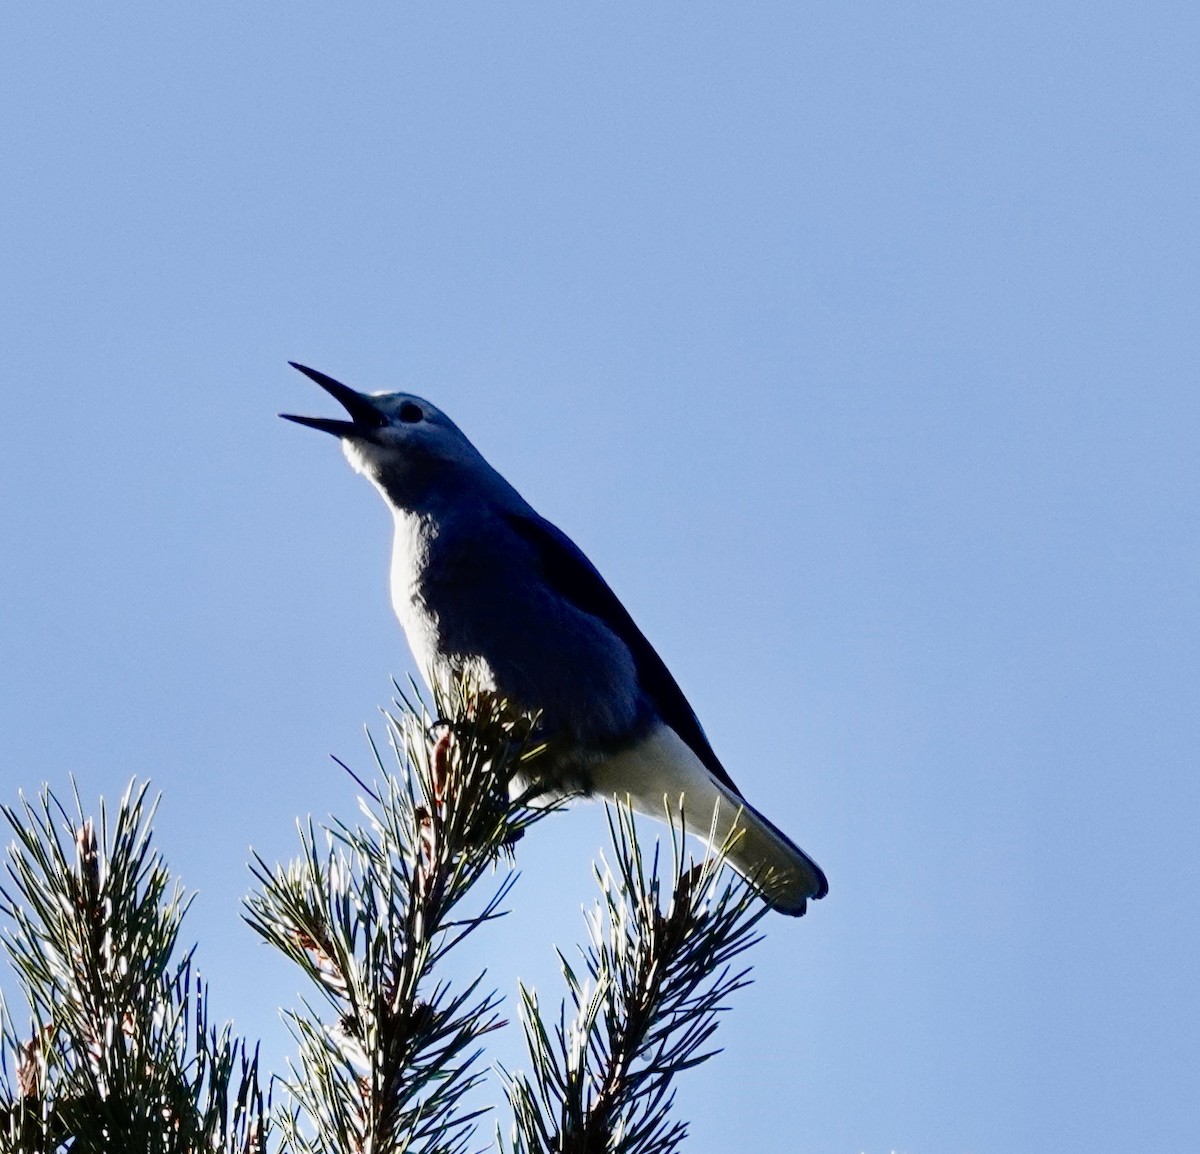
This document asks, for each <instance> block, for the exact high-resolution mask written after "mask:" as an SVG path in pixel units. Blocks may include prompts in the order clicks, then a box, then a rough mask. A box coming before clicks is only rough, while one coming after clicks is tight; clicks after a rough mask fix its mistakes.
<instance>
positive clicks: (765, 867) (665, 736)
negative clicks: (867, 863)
mask: <svg viewBox="0 0 1200 1154" xmlns="http://www.w3.org/2000/svg"><path fill="white" fill-rule="evenodd" d="M595 787H596V789H597V791H598V792H602V793H606V794H608V795H609V796H612V797H615V798H616V800H618V801H624V800H626V799H628V801H629V802H630V804H631V805H632V806H633V808H634V809H636V810H637V811H638V812H639V813H644V814H646V815H647V816H649V817H657V818H659V819H661V818H662V817H663V813H664V804H665V806H666V811H667V812H668V813H670V814H677V813H678V812H679V803H680V801H681V800H682V802H683V820H684V828H685V829H686V830H687V832H688V833H690V834H694V835H695V836H696V837H699V838H703V839H704V840H705V841H708V842H709V843H710V844H711V845H712V846H713V848H714V849H720V848H722V847H725V846H727V847H728V849H727V853H726V859H727V860H728V862H729V864H730V865H731V866H732V867H733V868H734V869H735V870H737V872H738V873H739V874H741V875H742V877H744V878H745V879H746V881H748V882H749V883H750V884H751V885H752V886H753V887H754V888H755V889H756V890H757V891H758V892H759V893H760V894H761V895H762V897H763V900H764V901H766V902H767V904H768V905H770V906H771V907H772V908H773V909H776V910H778V911H779V912H780V913H782V914H788V915H790V916H791V917H794V918H798V917H800V915H801V914H803V913H804V911H805V910H806V909H807V908H808V900H809V898H813V899H817V898H823V897H824V896H825V895H826V894H827V893H828V892H829V882H828V881H827V880H826V879H825V874H824V873H823V872H822V871H821V867H820V866H819V865H817V863H816V862H815V861H813V859H812V858H810V857H809V856H808V854H806V853H805V852H804V851H803V850H802V849H801V848H800V847H799V846H798V845H796V843H795V842H793V841H792V840H791V839H790V838H789V837H788V836H787V835H786V834H784V833H782V832H781V831H780V830H778V829H777V828H776V827H775V826H774V825H772V824H771V823H770V822H769V821H768V820H767V819H766V818H765V817H763V815H762V814H761V813H759V812H758V810H756V809H755V808H754V807H753V806H752V805H750V804H749V803H748V802H747V801H746V799H745V798H743V797H742V796H741V795H740V794H738V793H737V792H736V791H735V790H732V789H730V788H729V787H728V786H726V785H725V784H724V783H723V782H720V781H718V780H717V779H716V778H715V777H714V776H713V775H712V773H710V772H709V770H708V769H706V768H705V767H704V765H703V764H702V763H701V762H700V760H699V758H697V757H696V755H695V754H694V753H693V752H692V751H691V750H690V749H689V748H688V747H687V746H686V745H685V744H684V743H683V741H682V740H681V739H680V738H679V737H678V735H677V734H675V732H674V731H673V730H671V729H669V728H667V727H666V726H660V727H659V728H658V729H657V730H655V731H653V732H652V733H651V734H650V735H649V736H648V737H647V738H646V739H645V740H644V741H643V742H641V743H640V744H639V745H637V746H635V747H634V748H632V749H629V750H627V751H625V752H624V753H622V754H618V755H616V756H614V757H612V758H610V759H609V760H608V761H607V762H606V763H605V764H604V765H603V766H602V767H598V769H597V772H596V773H595Z"/></svg>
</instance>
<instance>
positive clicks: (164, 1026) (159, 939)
mask: <svg viewBox="0 0 1200 1154" xmlns="http://www.w3.org/2000/svg"><path fill="white" fill-rule="evenodd" d="M147 788H148V787H147V786H146V785H141V786H140V787H139V786H137V785H136V784H131V785H130V787H129V790H128V791H127V792H126V794H125V796H124V798H122V800H121V803H120V805H119V806H118V809H117V813H116V814H115V816H114V817H113V820H112V821H111V823H110V820H109V813H108V810H107V808H106V806H105V805H104V803H103V802H102V803H101V805H100V819H99V830H97V828H96V824H95V823H94V822H93V821H92V820H91V819H90V818H84V816H83V808H82V805H81V804H80V801H79V797H78V794H77V793H76V795H75V808H74V812H73V813H70V812H68V811H67V809H66V808H65V807H64V806H63V805H62V804H61V803H60V802H59V800H58V799H57V797H55V795H54V794H53V792H52V791H50V790H49V789H46V790H44V791H43V793H42V794H41V795H40V796H39V798H38V804H37V805H36V806H34V805H32V804H30V803H29V802H26V801H24V800H23V801H22V803H21V808H20V809H14V808H10V807H7V806H5V807H3V808H2V812H3V814H4V817H5V818H6V819H7V821H8V824H9V825H10V827H11V828H12V830H13V832H14V834H15V835H16V841H15V843H14V844H13V845H12V846H11V847H10V851H9V861H8V866H7V874H8V880H7V882H6V883H5V884H4V885H2V886H0V914H3V915H4V917H5V919H6V921H7V922H8V923H9V926H8V927H7V928H6V929H5V930H4V931H3V933H2V934H0V943H2V944H3V948H4V949H5V951H6V952H7V954H8V956H9V958H10V960H11V962H12V964H13V967H14V969H15V970H16V973H17V976H18V979H19V981H20V983H21V986H22V992H23V995H24V1000H25V1002H26V1006H27V1009H28V1013H29V1021H30V1024H29V1028H28V1031H27V1032H24V1033H21V1032H19V1031H18V1030H17V1029H16V1027H15V1025H14V1023H13V1020H12V1017H11V1015H10V1013H9V1012H8V1010H7V1009H4V1011H3V1014H2V1016H0V1018H2V1020H0V1033H2V1037H3V1057H4V1063H3V1070H2V1071H0V1151H4V1152H7V1151H13V1152H16V1151H20V1152H22V1154H25V1152H29V1154H33V1152H35V1151H42V1150H46V1151H51V1150H58V1149H60V1148H62V1147H69V1148H70V1149H71V1150H72V1151H73V1152H78V1154H87V1152H90V1151H106V1150H112V1149H116V1148H120V1149H121V1150H124V1151H147V1152H151V1151H153V1152H159V1151H163V1152H167V1151H170V1152H176V1151H178V1152H180V1154H183V1152H188V1154H191V1152H193V1151H200V1150H204V1151H212V1150H226V1151H231V1152H232V1151H241V1152H244V1154H249V1152H250V1151H258V1150H261V1149H262V1146H263V1142H264V1140H265V1134H266V1118H265V1104H264V1101H263V1095H262V1093H261V1090H260V1089H259V1085H258V1070H257V1066H258V1060H257V1055H256V1054H250V1053H248V1052H247V1051H246V1048H245V1046H244V1044H243V1043H241V1042H240V1041H235V1040H234V1039H233V1037H232V1035H231V1032H230V1029H229V1027H228V1026H226V1027H224V1028H223V1029H222V1030H220V1031H218V1030H216V1029H215V1028H214V1027H212V1026H210V1024H209V1019H208V1004H207V991H206V989H205V987H204V985H203V983H202V982H201V981H200V980H199V978H198V977H196V976H195V975H194V972H193V966H192V954H191V951H189V952H188V953H187V954H186V955H185V957H184V958H183V960H182V961H181V962H178V963H176V962H174V961H173V956H174V953H175V950H176V946H177V943H178V937H179V930H180V924H181V922H182V919H183V916H184V913H185V912H186V909H187V906H188V899H185V897H184V895H183V891H182V889H181V887H180V886H179V884H178V883H177V882H176V883H172V879H171V877H170V874H169V872H168V870H167V869H166V867H165V866H164V864H163V862H162V859H161V858H160V856H159V855H158V853H157V852H156V851H155V850H153V849H152V846H151V823H152V820H153V816H154V810H155V808H156V805H157V803H156V802H154V803H150V804H147V800H146V793H147ZM10 1064H11V1065H12V1066H14V1067H15V1082H14V1079H13V1078H12V1077H11V1076H10V1073H9V1066H10Z"/></svg>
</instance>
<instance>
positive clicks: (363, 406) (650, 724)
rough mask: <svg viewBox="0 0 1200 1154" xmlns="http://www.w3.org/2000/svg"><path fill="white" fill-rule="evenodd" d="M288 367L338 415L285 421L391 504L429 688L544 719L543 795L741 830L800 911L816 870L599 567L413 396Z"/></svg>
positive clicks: (770, 878) (761, 886)
mask: <svg viewBox="0 0 1200 1154" xmlns="http://www.w3.org/2000/svg"><path fill="white" fill-rule="evenodd" d="M292 365H293V368H296V369H298V370H299V371H300V372H302V373H304V375H305V376H307V377H309V378H311V379H312V380H313V381H315V382H316V383H317V384H318V385H320V386H321V388H323V389H325V390H326V392H328V393H330V394H332V395H333V396H334V397H335V398H336V399H337V400H338V401H339V402H341V404H342V406H343V407H344V408H345V410H346V412H347V414H348V415H349V417H350V419H349V420H331V419H329V418H326V417H299V416H295V415H294V414H291V413H281V414H280V416H282V417H284V418H286V419H287V420H289V421H295V422H297V423H298V424H301V425H307V426H308V427H309V428H313V429H320V430H322V431H323V432H326V433H332V434H333V435H334V436H335V437H339V438H340V439H341V442H342V448H343V450H344V452H345V454H346V457H347V458H348V459H349V461H350V464H351V465H353V466H354V468H355V469H356V470H358V471H359V472H360V473H363V474H364V475H365V476H366V477H367V479H368V480H370V481H371V483H372V484H373V485H374V486H375V488H376V489H378V490H379V492H380V494H381V495H382V497H383V499H384V501H386V502H387V505H388V508H389V509H391V511H392V516H393V517H394V519H395V529H396V532H395V540H394V544H393V549H392V573H391V586H392V605H393V606H394V608H395V610H396V616H397V617H399V618H400V624H401V625H403V627H404V632H405V634H406V635H407V637H408V643H409V645H410V646H411V648H412V651H413V656H414V657H415V658H416V662H417V665H418V666H419V668H420V670H421V673H422V675H423V676H424V678H425V680H426V681H427V682H428V683H429V684H430V685H431V686H432V685H435V684H439V683H440V684H445V683H446V682H447V681H448V680H449V679H450V678H451V677H453V676H454V675H455V674H459V673H461V672H463V671H465V670H470V671H472V672H473V673H474V674H475V675H476V676H477V677H478V678H479V679H480V683H481V684H483V685H487V686H490V687H492V688H493V689H494V690H495V692H497V693H498V694H500V695H501V696H503V697H505V698H507V699H509V700H510V701H513V702H515V703H517V704H519V705H520V706H522V707H524V708H526V709H529V710H536V711H538V712H539V713H540V716H541V724H542V726H543V728H544V730H545V732H546V734H547V736H548V737H550V738H551V739H552V740H553V743H554V748H555V750H556V753H555V755H554V757H553V760H552V768H551V771H550V773H551V777H550V778H549V779H548V780H545V781H541V780H539V782H538V783H537V784H538V786H539V788H541V787H543V786H544V789H545V792H546V793H547V794H550V795H553V794H555V793H559V794H561V793H565V792H571V793H576V792H578V793H583V794H585V795H601V796H609V797H615V798H617V799H619V800H622V801H623V800H625V799H628V800H629V802H630V804H632V805H633V807H634V808H635V809H637V810H639V811H641V812H643V813H647V814H650V815H653V816H655V817H660V818H661V817H664V816H665V815H666V813H667V809H666V808H664V807H669V808H670V809H671V810H672V811H675V807H677V806H678V805H679V802H680V798H681V797H682V798H683V799H684V801H685V805H684V810H683V812H684V820H685V822H686V824H687V828H688V830H689V832H691V833H694V834H697V835H699V836H701V837H707V836H709V834H710V832H712V831H713V830H714V828H715V842H716V844H718V845H720V844H722V843H723V842H724V841H725V840H726V839H727V838H728V837H729V836H730V835H731V834H733V833H734V832H735V830H738V831H740V834H739V836H738V838H737V841H736V844H735V845H734V848H733V849H732V852H731V853H730V856H729V861H730V864H731V865H732V866H733V867H734V868H735V869H736V870H737V871H738V872H739V873H741V874H742V875H743V876H745V877H746V878H748V879H749V880H750V881H751V882H752V884H754V885H755V886H756V888H757V889H758V890H759V891H760V893H762V895H763V897H764V898H765V899H766V900H767V901H768V902H769V903H770V904H771V905H772V906H773V907H774V908H776V909H778V910H780V911H782V912H783V913H785V914H791V915H793V916H797V917H798V916H799V915H800V914H803V913H804V910H805V906H806V903H807V901H808V899H809V898H821V897H824V896H825V894H826V893H827V892H828V889H829V885H828V883H827V882H826V880H825V875H824V874H823V873H822V872H821V869H820V867H819V866H818V865H817V864H816V863H815V862H814V861H813V860H812V859H811V858H810V857H809V856H808V855H807V854H806V853H804V851H803V850H801V849H800V848H799V847H798V846H796V845H795V844H794V843H793V842H792V841H790V840H789V839H788V838H787V837H786V836H785V835H784V834H783V833H781V832H780V831H779V830H778V829H776V828H775V826H774V825H772V824H771V823H770V822H769V821H768V820H767V819H766V818H765V817H763V815H762V814H760V813H759V812H758V811H757V810H756V809H754V807H753V806H751V805H750V804H749V802H747V801H746V799H745V798H744V797H743V796H742V794H741V791H740V790H739V789H738V788H737V786H736V785H734V783H733V779H732V778H731V777H730V776H729V774H728V773H726V771H725V768H724V766H722V764H721V762H720V761H719V760H718V758H717V755H716V754H715V753H714V752H713V748H712V746H711V745H710V744H709V743H708V739H707V738H706V737H705V736H704V730H703V729H701V727H700V722H699V721H698V720H697V719H696V714H695V713H694V712H693V710H692V707H691V706H690V705H689V704H688V702H687V698H685V697H684V695H683V691H682V690H681V689H680V688H679V686H678V684H676V682H675V679H674V677H672V676H671V674H670V672H669V671H668V670H667V667H666V666H665V665H664V664H663V662H662V659H661V658H660V657H659V656H658V654H657V653H656V652H655V651H654V649H653V648H652V647H651V645H650V642H648V641H647V640H646V638H645V637H644V636H643V635H642V632H641V630H640V629H638V627H637V626H636V625H635V624H634V622H633V619H632V618H631V617H630V616H629V613H628V612H627V611H626V609H625V607H624V606H623V605H622V604H621V602H620V601H618V600H617V597H616V594H615V593H613V591H612V590H611V589H610V588H609V587H608V585H607V584H606V583H605V581H604V578H603V577H601V576H600V574H599V573H598V572H597V570H596V568H595V566H594V565H592V563H591V562H590V561H589V560H588V559H587V557H585V556H584V555H583V553H582V552H581V551H580V549H578V548H577V547H576V545H575V544H574V543H573V542H572V541H571V540H570V538H568V537H567V535H566V534H565V533H563V532H562V531H561V530H559V529H557V528H555V526H553V525H552V524H550V522H549V521H547V520H545V518H543V517H540V516H539V515H538V514H537V513H536V512H534V510H533V509H532V508H531V507H530V505H529V504H528V503H527V502H526V501H525V500H524V499H523V498H522V497H521V495H520V494H519V493H518V492H517V491H516V489H514V488H513V487H512V486H511V485H510V484H509V483H508V482H507V481H506V480H505V479H504V478H503V477H502V476H500V474H499V473H497V472H496V470H495V469H493V468H492V467H491V465H489V464H488V463H487V461H485V460H484V459H483V457H482V455H481V454H480V453H479V451H478V450H477V449H476V448H475V446H474V445H472V444H471V442H470V441H469V440H467V438H466V437H465V436H464V435H463V434H462V432H460V431H459V429H458V426H457V425H455V424H454V422H453V421H451V420H450V418H449V417H447V416H446V415H445V414H444V413H442V412H441V411H440V410H439V409H437V408H435V407H434V406H433V405H431V404H430V403H429V402H428V401H426V400H423V399H422V398H420V397H414V396H412V395H411V394H409V393H372V394H369V395H368V394H364V393H359V392H356V391H355V390H354V389H351V388H349V387H347V386H346V385H343V384H342V383H341V382H339V381H335V380H334V379H333V378H332V377H328V376H326V375H325V374H324V373H321V372H317V371H316V370H315V369H309V368H306V367H305V366H304V365H298V364H295V363H294V362H292ZM714 813H715V814H716V817H715V821H714Z"/></svg>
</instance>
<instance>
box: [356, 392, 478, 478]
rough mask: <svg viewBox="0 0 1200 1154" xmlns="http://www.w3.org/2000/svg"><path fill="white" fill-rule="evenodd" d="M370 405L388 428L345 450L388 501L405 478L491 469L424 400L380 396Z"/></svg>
mask: <svg viewBox="0 0 1200 1154" xmlns="http://www.w3.org/2000/svg"><path fill="white" fill-rule="evenodd" d="M370 400H371V404H372V405H373V406H374V407H375V408H376V409H377V410H378V412H379V413H380V414H382V415H383V416H384V417H385V418H386V419H387V420H386V423H385V424H384V425H382V426H381V427H379V428H376V429H372V430H370V431H369V432H364V434H363V436H361V437H355V436H343V437H342V451H343V452H344V453H345V455H346V460H348V461H349V462H350V465H351V467H352V468H353V469H355V470H356V471H357V472H359V473H362V474H363V475H364V476H366V477H367V478H368V479H369V480H371V481H372V482H373V483H374V484H375V485H376V487H378V488H379V489H380V491H381V492H383V493H384V495H385V496H387V495H388V490H389V488H392V489H394V486H395V485H396V484H397V483H398V482H401V481H402V480H404V479H405V478H412V479H414V480H415V479H416V478H418V477H422V476H423V477H425V478H426V479H432V478H433V477H435V476H436V477H442V478H446V477H447V476H448V475H453V474H456V473H459V474H460V475H461V471H462V470H464V469H465V470H467V471H468V472H474V471H476V470H477V469H479V468H481V467H482V468H483V469H485V470H486V469H487V468H488V466H487V465H486V464H485V463H484V461H483V459H482V458H481V457H480V456H479V453H478V452H477V450H476V449H475V447H474V446H473V445H472V444H471V442H470V441H468V440H467V438H466V437H465V436H463V434H462V432H461V431H460V430H459V428H458V426H457V425H455V424H454V422H453V421H451V420H450V418H449V417H447V416H446V415H445V414H444V413H443V412H442V411H441V410H440V409H438V408H437V407H436V406H434V405H431V404H430V403H429V402H428V401H426V400H424V399H423V398H421V397H416V396H413V395H412V394H411V393H375V394H372V395H371V397H370Z"/></svg>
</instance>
